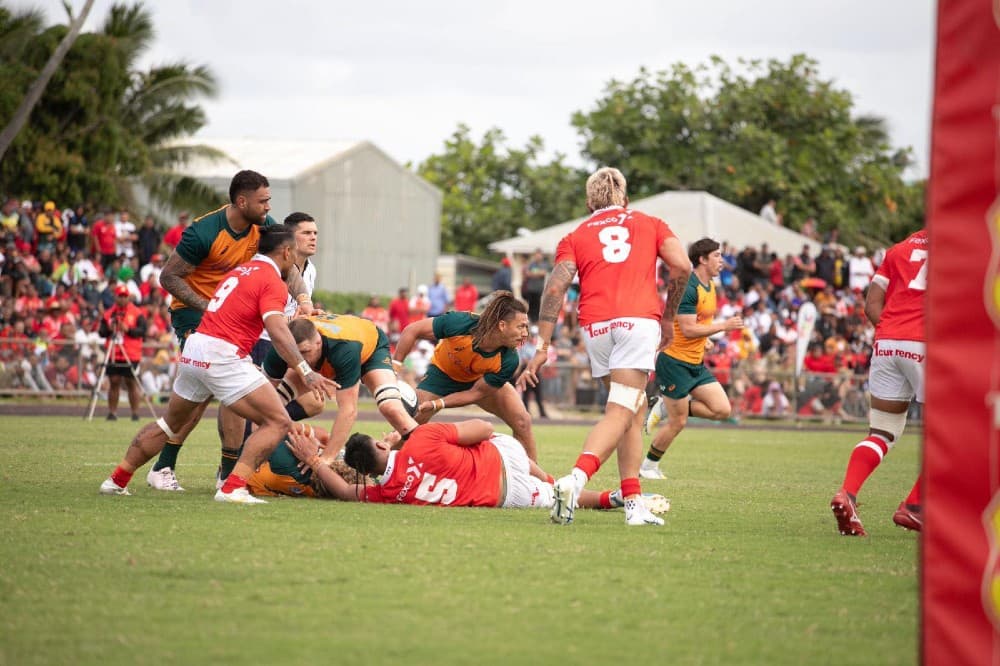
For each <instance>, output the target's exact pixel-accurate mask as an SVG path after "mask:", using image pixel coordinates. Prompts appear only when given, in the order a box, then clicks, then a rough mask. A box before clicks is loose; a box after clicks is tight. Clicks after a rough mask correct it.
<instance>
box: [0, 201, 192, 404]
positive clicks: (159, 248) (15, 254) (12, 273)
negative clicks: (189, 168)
mask: <svg viewBox="0 0 1000 666" xmlns="http://www.w3.org/2000/svg"><path fill="white" fill-rule="evenodd" d="M187 220H188V217H187V214H182V215H181V217H180V219H179V220H178V223H177V225H176V226H174V227H173V228H171V229H170V230H168V231H167V232H166V235H164V233H163V231H162V230H161V228H160V227H159V226H158V225H157V224H156V222H155V220H154V219H153V218H152V217H146V218H145V219H144V220H143V221H142V224H141V225H139V226H138V227H137V226H136V224H135V223H134V222H133V221H132V220H131V216H130V214H129V211H127V210H119V211H111V210H88V209H87V208H85V207H83V206H77V207H75V208H65V209H63V210H60V209H59V208H58V207H57V206H56V204H55V202H53V201H47V202H44V203H40V202H32V201H17V200H15V199H7V200H6V201H5V202H4V203H3V205H2V207H0V391H3V390H4V389H8V390H10V389H20V390H29V391H33V392H39V393H51V392H54V391H60V392H62V391H67V390H74V389H75V390H85V391H89V390H91V389H92V388H93V386H94V383H95V382H96V381H97V379H98V376H99V375H100V369H101V365H102V363H103V362H104V356H105V351H106V341H105V340H104V339H103V338H101V337H100V335H99V334H98V329H99V324H100V321H101V318H102V316H103V314H104V312H105V310H107V309H109V308H111V307H112V306H113V304H114V291H115V288H116V287H118V286H119V285H124V286H125V287H126V288H127V289H128V291H129V294H130V295H131V299H132V301H133V302H134V303H136V304H137V305H138V306H139V307H140V308H141V309H142V311H143V314H144V315H145V317H146V320H147V322H148V327H147V332H146V338H145V343H146V344H144V346H143V358H142V360H141V364H140V368H139V372H140V376H141V379H142V381H143V385H144V387H145V388H146V390H147V391H151V392H159V391H162V390H164V387H167V386H169V376H170V366H171V363H172V358H173V346H172V337H171V329H170V316H169V313H168V310H167V306H168V294H167V293H166V292H165V291H164V290H163V289H162V287H160V283H159V275H160V271H161V270H162V267H163V263H164V260H165V255H166V253H167V252H170V251H172V250H173V248H174V247H175V246H176V245H177V243H178V242H179V240H180V233H181V232H182V231H183V228H184V227H185V226H186V224H187V223H188V222H187Z"/></svg>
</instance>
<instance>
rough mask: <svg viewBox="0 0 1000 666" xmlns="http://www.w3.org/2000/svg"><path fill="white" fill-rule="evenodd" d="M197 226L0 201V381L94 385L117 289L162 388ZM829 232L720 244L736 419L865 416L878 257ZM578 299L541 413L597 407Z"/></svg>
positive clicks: (149, 377)
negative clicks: (802, 347)
mask: <svg viewBox="0 0 1000 666" xmlns="http://www.w3.org/2000/svg"><path fill="white" fill-rule="evenodd" d="M189 224H190V216H189V215H188V214H187V213H186V212H183V213H181V214H180V216H179V217H178V220H177V221H176V223H175V224H174V225H173V226H171V227H170V228H169V229H166V230H164V229H163V228H162V227H161V226H160V225H158V224H157V223H156V221H155V220H154V218H153V217H151V216H147V217H146V218H145V219H144V220H143V221H142V223H141V224H140V225H138V226H137V225H136V224H135V222H133V221H132V219H131V215H130V214H129V211H127V210H119V211H111V210H108V209H103V210H96V211H91V210H87V209H86V208H84V207H83V206H77V207H75V208H70V207H67V208H65V209H63V210H60V209H59V207H58V206H56V204H55V202H52V201H47V202H44V203H39V202H32V201H18V200H16V199H8V200H6V201H5V202H4V204H3V206H2V208H0V234H2V236H0V390H2V389H20V390H28V391H33V392H39V393H50V392H53V391H61V390H71V389H80V390H87V391H89V390H90V389H91V388H92V387H93V385H94V383H95V382H96V381H97V378H98V375H99V374H100V373H99V371H100V368H101V363H102V362H103V358H104V353H105V351H106V341H105V339H104V338H101V336H100V335H99V328H100V322H101V319H102V317H103V316H104V315H105V313H106V312H107V311H108V310H110V309H111V308H112V307H113V306H114V304H115V291H116V289H119V288H120V287H121V286H124V287H125V288H127V289H128V292H129V294H130V300H131V301H132V302H134V303H135V304H136V305H137V306H138V307H139V308H140V309H141V311H142V314H143V315H144V316H145V319H146V323H147V326H146V331H145V334H144V338H143V342H144V344H143V347H142V349H143V354H142V359H141V363H140V366H139V369H138V372H139V374H140V377H141V379H142V382H143V388H144V389H145V390H146V391H147V392H149V393H153V394H157V393H160V392H163V391H166V390H168V389H169V384H170V376H171V372H170V370H171V363H172V360H173V353H174V352H173V343H172V335H171V333H172V331H171V329H170V317H169V314H168V304H169V299H170V296H169V294H168V293H167V292H166V291H165V290H164V289H163V288H162V287H161V286H160V284H159V274H160V271H161V269H162V267H163V264H164V261H165V259H166V257H167V256H168V255H169V253H170V252H171V251H173V249H174V247H176V245H177V243H178V242H179V240H180V237H181V234H182V232H183V230H184V229H185V228H186V227H187V226H188V225H189ZM694 240H697V239H684V241H685V242H692V241H694ZM824 240H825V241H826V242H825V244H824V245H823V248H822V251H821V252H820V253H819V255H818V256H812V255H811V252H810V248H809V246H803V248H802V251H801V252H800V253H799V254H797V255H792V254H788V255H786V256H784V257H781V256H779V255H778V254H777V253H775V252H773V251H771V250H770V249H769V248H768V247H767V245H766V244H764V245H762V246H760V247H745V248H742V249H738V248H735V247H732V246H730V245H729V244H727V243H723V247H722V252H723V258H724V260H725V265H724V267H723V270H722V273H721V275H720V279H719V284H718V287H719V313H718V315H719V317H721V318H725V317H729V316H731V315H734V314H740V315H742V316H743V319H744V321H745V322H746V325H745V327H744V328H743V329H741V330H738V331H733V332H732V333H730V334H725V335H719V336H716V339H714V340H713V345H712V346H711V349H709V350H708V353H707V355H706V359H705V363H706V365H707V366H708V367H709V368H711V369H712V371H713V372H714V373H715V374H716V376H717V377H718V379H719V381H720V383H721V384H722V385H723V387H724V388H725V389H726V391H727V393H728V394H729V396H730V398H731V400H732V402H733V407H734V414H738V415H760V416H765V417H782V416H789V415H790V411H791V410H792V409H793V408H794V406H797V408H798V411H799V413H800V414H801V415H804V416H813V417H819V418H824V419H828V420H837V419H840V418H863V417H864V415H865V413H866V399H865V393H864V380H865V377H866V374H867V370H868V365H869V360H870V356H871V348H872V337H873V327H872V326H871V324H870V323H869V322H868V321H867V319H866V318H865V316H864V312H863V305H864V297H863V293H864V290H865V289H866V287H867V286H868V283H869V282H870V280H871V277H872V275H873V274H874V271H875V269H876V268H877V267H878V264H879V262H880V260H881V257H882V255H883V254H884V252H883V251H882V250H877V251H875V252H874V253H873V255H872V256H871V257H869V256H868V252H867V251H866V249H865V248H863V247H857V248H855V250H854V252H849V251H848V248H845V247H844V246H842V245H840V244H839V243H837V238H836V235H835V234H830V235H828V237H827V238H825V239H824ZM522 265H523V266H524V272H523V274H522V275H521V276H519V277H520V280H512V276H511V275H510V262H509V260H506V259H505V260H504V261H503V264H502V266H501V267H500V269H499V270H498V274H497V276H496V277H495V279H494V284H495V285H500V287H506V288H510V287H509V285H510V284H511V283H512V282H515V283H517V282H519V284H520V289H521V291H520V295H521V296H522V298H523V299H524V300H525V302H526V303H527V304H528V312H529V317H530V318H531V320H532V323H535V322H536V320H537V307H538V305H537V304H538V302H539V299H540V296H541V288H542V286H543V285H544V280H545V275H546V273H547V271H548V270H549V269H550V268H551V264H550V258H549V257H546V256H545V255H544V253H542V252H541V251H539V252H536V253H535V254H534V255H532V256H530V257H525V258H524V261H523V262H522ZM660 284H661V287H663V285H665V284H666V281H665V280H663V279H661V281H660ZM479 296H480V294H479V293H478V292H477V291H476V288H475V287H474V286H473V285H472V284H471V283H469V281H468V280H464V281H463V282H462V283H461V285H459V287H458V288H457V289H456V290H455V293H454V294H453V295H452V294H450V293H449V292H448V290H447V288H446V287H445V286H444V285H443V284H442V282H441V276H440V275H436V276H435V279H434V282H433V283H432V284H430V285H420V286H419V287H418V288H417V293H416V294H414V295H413V296H412V297H411V296H410V294H409V291H408V290H407V289H405V288H401V289H400V290H399V293H398V294H397V296H396V298H394V299H392V300H391V301H390V302H389V303H388V304H387V306H386V305H383V304H382V302H381V299H380V298H379V297H378V296H373V297H372V299H371V302H370V303H369V304H368V306H367V307H366V308H364V310H363V311H362V312H360V313H358V314H360V316H362V317H365V318H368V319H371V320H372V321H374V322H375V323H376V325H378V326H379V327H380V328H382V329H383V330H385V331H386V332H387V333H388V335H389V338H390V340H391V341H392V343H393V344H395V342H396V341H397V340H398V337H399V335H400V333H401V331H402V330H403V329H404V328H405V327H406V326H407V324H409V323H411V322H413V321H416V320H419V319H421V318H424V317H433V316H435V315H437V314H440V313H442V312H444V311H445V310H446V309H448V308H454V309H456V310H471V309H474V308H475V307H476V304H477V299H478V298H479ZM576 298H577V293H576V291H575V290H574V289H570V291H569V293H568V294H567V297H566V301H565V306H564V308H563V312H562V315H561V317H560V322H559V326H558V328H557V331H556V334H555V337H554V339H553V344H552V345H551V347H550V349H549V355H550V363H549V364H548V365H547V366H545V367H544V368H543V375H542V379H543V380H544V381H543V383H542V385H540V386H539V387H534V389H533V390H532V391H531V397H532V398H533V399H534V400H535V401H536V402H537V404H538V412H539V415H540V416H544V414H545V407H544V402H543V401H545V400H547V401H548V402H551V403H554V404H578V405H579V404H583V405H591V404H600V403H601V402H602V399H603V397H604V396H603V395H602V393H603V389H602V387H601V384H600V382H594V381H592V379H591V377H590V372H589V363H588V361H587V356H586V351H585V350H584V346H583V343H582V340H581V336H580V334H579V333H580V331H579V327H578V326H577V322H576ZM807 302H811V303H813V304H814V305H815V307H816V311H817V317H816V321H815V327H814V328H813V330H812V332H811V333H810V339H809V343H808V353H807V354H806V357H805V360H804V362H803V364H802V370H804V371H805V373H804V374H803V375H802V376H801V377H800V380H799V381H798V383H796V381H795V377H796V372H795V371H796V367H795V364H796V348H797V345H798V344H799V337H800V331H799V321H798V319H799V317H798V315H799V309H800V307H801V306H802V305H803V304H804V303H807ZM533 330H534V329H533ZM432 350H433V346H432V345H430V344H418V345H416V346H415V348H414V349H413V350H412V351H411V353H410V354H409V356H408V358H407V359H406V364H405V368H406V369H405V375H406V378H407V379H408V380H410V381H411V382H413V381H415V380H416V379H417V378H419V377H420V376H421V375H422V374H423V371H424V370H426V367H427V364H428V363H429V360H430V356H431V352H432ZM534 352H535V345H534V339H533V338H529V340H528V342H527V343H526V344H525V345H524V348H523V349H522V350H521V357H522V359H530V358H531V357H532V356H533V355H534ZM526 397H527V396H526Z"/></svg>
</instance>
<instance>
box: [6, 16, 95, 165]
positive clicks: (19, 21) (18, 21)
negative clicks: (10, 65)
mask: <svg viewBox="0 0 1000 666" xmlns="http://www.w3.org/2000/svg"><path fill="white" fill-rule="evenodd" d="M93 6H94V0H87V2H86V3H84V5H83V11H82V12H80V15H79V16H78V17H76V18H74V17H73V12H72V11H71V9H70V6H69V4H68V3H66V4H65V7H66V13H67V14H69V19H70V21H69V30H68V31H67V32H66V35H65V36H64V37H63V38H62V40H61V41H60V42H59V46H57V47H56V49H55V51H53V52H52V55H51V57H49V60H48V62H46V63H45V67H43V68H42V71H41V72H39V74H38V78H36V79H35V80H34V81H32V83H31V85H30V86H29V87H28V91H27V92H26V93H25V95H24V99H22V100H21V104H20V105H19V106H18V107H17V110H16V111H15V112H14V115H13V116H12V117H11V119H10V121H9V122H8V123H7V125H6V126H5V127H4V128H3V131H0V160H2V159H3V156H4V155H5V154H6V153H7V149H8V148H9V147H10V144H11V143H13V141H14V138H15V137H17V135H18V133H19V132H20V131H21V129H22V128H23V127H24V126H25V124H26V123H27V122H28V118H29V117H30V116H31V112H32V110H33V109H34V108H35V105H36V104H38V101H39V100H40V99H41V98H42V94H43V93H44V92H45V87H46V86H47V85H48V84H49V81H50V80H51V79H52V75H53V74H55V73H56V70H57V69H59V65H60V64H62V61H63V58H65V57H66V54H67V53H68V52H69V50H70V48H72V46H73V43H74V42H75V41H76V38H77V36H78V35H79V34H80V30H81V28H83V23H84V21H86V20H87V15H88V14H90V9H91V7H93ZM0 12H2V17H0V25H2V26H3V32H4V33H6V34H5V35H4V36H5V37H9V38H10V39H11V42H12V43H11V44H10V45H8V46H7V47H6V48H5V49H4V53H3V55H4V57H5V58H11V57H12V56H13V55H15V54H17V52H18V51H22V52H23V50H24V48H25V46H26V45H27V44H26V38H27V37H29V36H31V35H34V34H36V33H37V32H38V29H39V28H40V27H41V20H40V19H41V16H40V14H39V13H38V12H37V11H35V10H28V11H26V12H22V13H20V14H11V13H10V12H9V11H8V10H7V9H6V8H0Z"/></svg>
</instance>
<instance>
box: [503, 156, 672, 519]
mask: <svg viewBox="0 0 1000 666" xmlns="http://www.w3.org/2000/svg"><path fill="white" fill-rule="evenodd" d="M587 208H589V209H590V211H591V216H590V217H589V218H588V219H587V220H585V221H583V222H582V223H581V224H580V225H579V226H578V227H577V228H576V229H575V230H574V231H572V232H571V233H570V234H568V235H567V236H566V237H565V238H563V239H562V240H561V241H560V242H559V245H558V247H557V248H556V266H555V268H554V269H553V270H552V275H551V276H550V277H549V281H548V283H547V284H546V285H545V293H544V295H543V296H542V305H541V314H540V319H539V322H538V337H539V340H540V343H539V347H538V350H537V352H536V353H535V357H534V358H533V359H532V360H531V361H529V362H528V367H527V369H525V371H524V373H523V374H522V375H521V378H520V379H519V380H518V381H519V382H527V383H530V384H535V383H537V382H538V375H537V373H538V370H539V369H540V368H541V367H542V366H543V365H544V364H545V362H546V360H547V359H548V347H549V344H550V342H551V340H552V333H553V331H554V330H555V326H556V321H557V319H558V317H559V312H560V311H561V310H562V306H563V298H564V297H565V295H566V290H567V289H568V288H569V285H570V283H571V282H572V281H573V276H574V275H576V273H577V272H578V271H579V274H580V304H579V321H580V326H581V328H582V332H583V333H584V340H585V342H586V346H587V354H588V355H589V356H590V367H591V374H592V375H593V376H594V377H602V378H604V383H605V386H607V387H608V404H607V407H605V411H604V416H603V417H602V418H601V420H600V422H598V424H597V425H596V426H594V428H593V429H592V430H591V431H590V433H589V434H588V435H587V439H586V441H585V442H584V444H583V452H582V453H581V454H580V456H579V457H578V458H577V460H576V465H575V466H574V467H573V470H572V472H570V474H569V475H567V476H564V477H562V478H561V479H559V480H558V481H556V484H555V493H556V501H555V503H554V505H553V507H552V512H551V514H550V517H551V519H552V520H553V521H554V522H557V523H561V524H568V523H571V522H573V515H574V510H575V509H576V506H577V501H578V498H579V496H580V492H581V491H582V490H583V487H584V485H586V483H587V481H588V480H590V478H591V477H592V476H593V475H594V474H595V473H596V472H597V470H598V469H599V468H600V466H601V465H602V464H603V463H604V461H606V460H607V459H608V458H609V457H610V456H611V454H612V452H614V451H616V450H617V452H618V471H619V474H620V477H621V493H622V496H623V497H624V498H625V523H626V524H627V525H662V524H663V520H662V519H660V518H658V517H657V516H654V515H653V514H651V513H650V512H649V510H648V509H647V508H646V507H645V505H644V504H643V503H642V501H641V487H640V484H639V465H640V463H641V461H642V419H643V415H644V414H645V413H646V412H645V409H644V408H645V406H646V393H645V388H646V377H647V376H648V374H649V371H650V370H652V369H653V367H654V366H655V360H656V350H657V349H659V348H660V347H663V346H665V345H667V344H668V343H669V342H670V339H671V337H672V336H673V320H674V315H675V314H676V313H677V306H678V304H679V303H680V300H681V295H682V294H683V292H684V286H685V285H686V284H687V281H688V276H689V275H690V274H691V262H690V261H689V260H688V258H687V255H686V254H685V253H684V246H683V245H681V242H680V240H678V238H677V236H676V235H675V234H674V232H673V231H671V230H670V227H668V226H667V224H666V223H665V222H664V221H663V220H661V219H658V218H655V217H650V216H649V215H645V214H643V213H641V212H639V211H636V210H630V209H629V208H628V195H627V194H626V183H625V177H624V176H623V175H622V173H621V172H620V171H619V170H618V169H612V168H608V167H605V168H603V169H599V170H598V171H597V172H595V173H594V174H592V175H591V176H590V178H588V179H587ZM658 258H660V259H663V261H664V262H665V263H666V266H667V268H668V269H669V270H670V280H669V284H668V287H669V297H668V300H667V303H666V306H664V304H663V303H662V302H661V301H660V298H659V296H658V295H657V293H656V260H657V259H658Z"/></svg>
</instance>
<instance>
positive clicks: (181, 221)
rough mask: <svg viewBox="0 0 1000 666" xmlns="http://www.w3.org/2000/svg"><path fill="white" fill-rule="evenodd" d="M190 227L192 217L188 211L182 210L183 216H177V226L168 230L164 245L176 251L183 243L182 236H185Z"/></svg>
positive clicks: (164, 237)
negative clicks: (179, 244)
mask: <svg viewBox="0 0 1000 666" xmlns="http://www.w3.org/2000/svg"><path fill="white" fill-rule="evenodd" d="M189 226H191V215H190V214H189V213H188V212H187V211H186V210H182V211H181V214H180V215H178V216H177V224H175V225H174V226H172V227H170V228H169V229H167V233H166V234H164V236H163V242H164V244H166V245H167V246H169V247H170V250H171V251H173V250H174V249H176V247H177V244H178V243H180V242H181V236H183V235H184V230H185V229H187V228H188V227H189Z"/></svg>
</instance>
